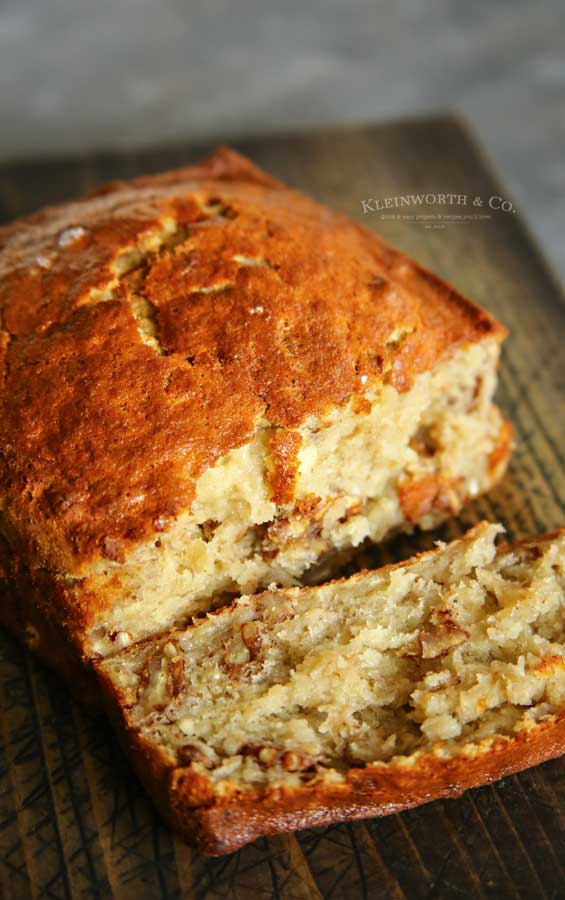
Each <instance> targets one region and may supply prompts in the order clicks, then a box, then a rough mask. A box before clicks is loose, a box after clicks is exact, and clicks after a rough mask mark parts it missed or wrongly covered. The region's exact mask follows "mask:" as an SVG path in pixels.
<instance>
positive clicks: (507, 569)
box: [98, 523, 565, 855]
mask: <svg viewBox="0 0 565 900" xmlns="http://www.w3.org/2000/svg"><path fill="white" fill-rule="evenodd" d="M501 530H502V529H501V527H500V526H496V525H489V524H488V523H481V524H479V525H477V526H476V527H475V528H473V529H472V530H471V531H470V532H469V533H468V534H467V535H466V536H464V537H463V538H461V539H459V540H457V541H454V542H452V543H451V544H449V545H441V546H439V547H438V549H436V550H433V551H431V552H429V553H426V554H421V555H420V556H418V557H415V558H413V559H410V560H408V561H407V562H405V563H401V564H399V565H394V566H387V567H385V568H383V569H379V570H376V571H374V572H366V573H361V574H359V575H355V576H353V577H351V578H349V579H342V580H340V581H335V582H331V583H329V584H325V585H323V586H320V587H314V588H290V589H284V590H278V591H267V592H264V593H263V594H259V595H257V596H255V597H243V598H240V599H239V600H238V601H236V602H235V603H234V604H232V605H231V606H230V607H227V608H224V609H222V610H220V611H219V612H217V613H213V614H210V615H208V616H207V617H206V618H203V619H200V620H197V621H196V622H195V623H194V624H193V625H192V626H191V627H189V628H186V629H183V630H178V631H172V632H169V633H168V634H166V635H164V636H162V637H160V638H159V639H152V640H148V641H145V642H142V643H141V644H139V645H136V646H135V647H131V648H128V649H126V650H124V651H123V652H122V653H120V654H118V655H117V656H115V657H113V658H111V659H107V660H105V661H103V662H100V663H99V665H98V676H99V678H100V681H101V683H102V685H103V688H104V692H105V696H106V700H107V704H108V708H109V709H110V712H111V714H112V717H113V719H114V722H115V723H116V724H117V729H118V733H119V734H120V736H121V739H122V741H123V743H124V745H125V747H126V750H127V752H128V753H129V755H130V756H131V759H132V761H133V764H134V766H135V768H136V771H137V773H138V775H139V776H140V778H141V780H142V781H143V782H144V784H145V785H146V787H147V788H148V790H149V791H150V793H151V794H152V795H153V797H154V798H155V800H156V802H157V804H158V806H159V807H160V809H161V810H162V812H163V814H164V816H165V818H166V819H167V820H168V821H169V822H170V823H171V824H172V826H173V827H174V828H175V829H176V830H177V831H178V832H179V833H180V834H181V835H183V836H184V837H185V838H186V839H188V840H191V841H196V842H197V843H198V845H199V846H200V848H201V849H202V850H203V851H204V852H205V853H207V854H211V855H218V854H222V853H227V852H230V851H233V850H235V849H237V848H238V847H240V846H242V845H243V844H245V843H247V842H248V841H250V840H253V839H254V838H256V837H258V836H260V835H265V834H274V833H278V832H283V831H288V830H294V829H299V828H305V827H311V826H315V825H322V824H326V823H329V822H335V821H341V820H346V819H347V820H348V819H356V818H363V817H369V816H378V815H386V814H389V813H393V812H397V811H399V810H402V809H405V808H408V807H412V806H416V805H418V804H421V803H425V802H427V801H429V800H433V799H436V798H440V797H451V796H458V795H459V794H461V793H462V792H463V791H465V790H466V789H467V788H470V787H475V786H478V785H480V784H486V783H489V782H492V781H494V780H496V779H498V778H501V777H503V776H505V775H507V774H510V773H512V772H516V771H519V770H521V769H524V768H526V767H528V766H531V765H535V764H537V763H539V762H542V761H543V760H547V759H550V758H553V757H556V756H559V755H561V754H562V753H563V752H564V750H565V603H564V596H565V594H564V584H565V579H564V561H565V532H564V531H561V532H559V533H556V534H554V535H549V536H546V537H543V538H538V539H536V540H533V541H527V542H522V543H520V544H516V545H513V546H509V545H503V546H501V547H499V548H498V549H497V548H496V547H495V538H496V535H497V533H498V532H499V531H501Z"/></svg>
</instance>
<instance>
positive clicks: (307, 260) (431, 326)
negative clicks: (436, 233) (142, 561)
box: [0, 149, 504, 574]
mask: <svg viewBox="0 0 565 900" xmlns="http://www.w3.org/2000/svg"><path fill="white" fill-rule="evenodd" d="M171 223H172V225H171ZM159 233H161V238H160V242H161V246H160V247H157V246H155V244H154V243H153V244H152V243H151V236H153V237H155V235H156V234H159ZM132 245H139V246H140V247H141V248H142V251H143V252H141V253H140V254H139V257H138V258H137V261H134V262H133V263H132V262H131V261H130V268H131V269H132V271H129V272H124V271H122V274H119V273H118V274H117V273H116V270H115V268H113V267H115V266H116V265H118V266H122V270H123V266H124V257H123V256H120V254H121V253H122V254H123V251H124V249H125V248H128V247H131V246H132ZM143 248H144V249H143ZM148 248H149V249H148ZM117 260H118V263H116V261H117ZM140 295H141V296H142V297H143V298H144V299H145V304H144V306H143V310H142V312H141V313H140V312H139V309H138V307H137V306H136V298H139V296H140ZM140 317H141V318H142V319H144V321H140ZM0 327H1V329H2V330H1V332H0V356H1V360H0V362H1V365H0V370H1V371H3V372H4V375H3V378H4V385H3V387H2V390H1V395H0V423H1V424H0V445H1V447H2V453H1V455H0V483H1V485H2V493H3V494H4V500H3V517H4V528H5V531H6V533H7V536H8V538H9V540H10V543H11V545H12V546H13V548H14V549H15V550H16V552H17V553H18V555H19V556H20V557H21V558H22V559H24V560H25V561H26V562H27V563H28V565H30V566H32V565H34V564H35V565H42V566H46V567H48V568H50V569H51V570H55V571H57V570H58V571H66V572H69V573H75V574H77V573H79V572H80V571H81V565H82V564H83V563H84V562H86V561H88V560H91V559H93V558H96V557H100V556H102V557H104V556H106V557H108V558H111V559H118V560H119V559H122V558H123V555H124V553H125V552H126V550H127V549H128V547H130V546H131V545H132V544H134V543H135V542H138V541H140V540H142V539H144V538H145V537H147V536H148V535H149V534H151V533H152V532H154V531H156V530H157V531H158V530H162V529H165V528H166V527H167V525H168V523H169V522H170V521H171V519H173V518H174V517H175V516H177V515H178V514H179V512H180V511H182V510H185V509H188V508H189V507H190V503H191V499H192V496H193V492H194V484H195V481H196V479H197V478H198V477H199V475H201V474H202V472H203V471H204V470H205V469H206V468H208V467H209V466H211V465H213V464H214V463H215V462H216V461H217V460H218V459H220V458H221V457H222V456H223V455H224V454H225V453H226V452H227V451H229V450H230V449H231V448H234V447H237V446H240V445H242V444H244V443H246V442H247V441H249V440H250V439H251V437H252V436H253V434H254V431H255V428H256V426H257V422H258V421H259V420H260V419H261V418H267V419H268V420H269V421H270V422H271V423H272V424H273V425H275V426H278V427H279V428H281V429H295V428H296V426H297V425H299V424H300V423H301V422H303V421H304V419H305V418H307V417H308V416H309V415H312V414H316V413H321V412H323V411H324V410H325V409H327V408H328V407H329V406H331V405H335V404H338V405H340V404H343V403H345V402H346V401H347V400H348V398H349V397H351V396H352V395H356V394H360V393H362V392H363V391H364V390H365V387H366V384H371V383H372V382H378V381H380V380H382V379H388V380H390V381H391V382H392V383H393V384H394V386H395V387H396V388H397V389H398V390H407V389H408V388H409V387H410V384H411V382H412V380H413V378H414V377H415V376H416V375H417V374H418V373H419V372H421V371H424V370H426V369H429V368H431V367H432V366H433V365H434V364H435V363H436V362H437V361H438V360H439V359H441V358H443V357H445V356H447V355H449V354H450V353H451V352H452V351H453V349H454V348H455V347H456V346H458V345H460V344H461V343H464V342H470V341H478V340H481V339H482V338H484V337H487V336H494V337H496V338H497V339H500V338H501V337H503V335H504V329H503V328H502V326H500V325H498V323H496V322H495V320H494V319H493V318H492V317H491V316H489V315H488V314H487V313H485V312H483V311H482V310H480V309H478V308H477V307H475V306H473V305H472V304H471V303H470V302H469V301H467V300H465V299H464V298H462V297H461V296H460V295H458V294H457V293H456V292H455V291H454V290H453V288H451V287H449V286H448V285H446V284H444V283H443V282H441V281H440V280H439V279H437V278H436V277H435V276H433V275H431V274H430V273H428V272H426V271H424V270H423V269H422V268H421V267H420V266H418V265H417V264H415V263H413V262H412V261H410V260H408V259H407V258H406V257H404V256H403V255H402V254H400V253H398V252H397V251H395V250H392V249H391V248H389V247H387V246H386V245H384V244H383V243H382V242H381V241H380V240H379V239H378V238H377V237H376V236H375V235H373V234H371V233H370V232H368V231H365V230H363V229H362V228H360V227H359V226H357V225H354V224H352V223H351V222H349V221H348V220H346V219H345V218H344V217H342V216H340V215H337V214H334V213H332V212H330V211H329V210H327V209H325V208H323V207H320V206H318V205H317V204H315V203H314V202H312V201H311V200H309V199H307V198H306V197H303V196H302V195H300V194H298V193H296V192H293V191H290V190H288V189H286V188H284V187H283V186H281V185H280V184H279V183H278V182H276V181H275V180H274V179H271V178H270V177H269V176H267V175H265V174H264V173H262V172H261V171H260V170H258V169H257V168H256V167H255V166H253V165H252V164H251V163H250V162H248V161H247V160H244V159H242V157H240V156H238V155H237V154H235V153H233V152H232V151H229V150H227V149H221V150H219V151H218V152H217V153H216V154H215V155H213V156H212V157H211V158H210V159H209V160H207V161H205V162H204V163H202V164H200V165H198V166H195V167H192V168H188V169H184V170H179V171H178V172H172V173H165V174H163V175H156V176H148V177H145V178H139V179H136V180H135V181H133V182H130V183H120V184H114V185H111V186H110V187H109V188H108V189H106V190H105V191H104V192H100V193H99V194H98V195H96V196H94V197H90V198H87V199H85V200H82V201H78V202H75V203H69V204H65V205H62V206H58V207H50V208H48V209H45V210H43V211H41V212H39V213H37V214H36V215H34V216H30V217H28V218H26V219H22V220H19V221H18V222H16V223H14V224H13V225H11V226H8V227H4V228H2V229H0ZM144 329H145V332H146V335H147V333H149V334H150V339H147V340H145V341H144V339H143V338H142V334H143V333H144ZM362 376H367V378H366V379H365V378H362ZM283 482H284V478H283ZM283 482H281V490H282V494H281V496H286V495H287V493H288V490H287V488H284V489H283ZM285 491H286V493H285Z"/></svg>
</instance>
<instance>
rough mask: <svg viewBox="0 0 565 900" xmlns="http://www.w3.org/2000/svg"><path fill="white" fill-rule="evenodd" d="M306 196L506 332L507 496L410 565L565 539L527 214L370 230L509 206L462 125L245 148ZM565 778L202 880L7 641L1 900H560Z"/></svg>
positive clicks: (553, 310) (123, 172) (55, 693)
mask: <svg viewBox="0 0 565 900" xmlns="http://www.w3.org/2000/svg"><path fill="white" fill-rule="evenodd" d="M238 147H239V148H240V149H241V150H243V151H244V152H246V153H249V154H250V155H251V156H252V157H253V158H254V159H255V160H256V161H257V162H259V163H260V164H262V165H264V166H265V167H266V168H268V169H270V170H271V171H273V172H274V173H276V174H277V175H279V176H281V177H282V178H283V179H286V180H287V181H288V182H290V183H291V184H293V185H295V186H297V187H300V188H304V189H305V190H307V191H309V192H310V193H312V194H314V195H315V196H317V197H318V198H320V199H321V200H323V201H326V202H328V203H330V204H331V205H333V206H334V207H337V208H341V209H342V210H344V211H345V212H346V213H348V214H349V215H351V216H353V217H355V218H357V219H359V220H360V221H363V222H364V224H366V225H368V226H369V227H371V228H375V229H376V230H378V231H380V232H381V233H382V234H383V235H384V236H385V237H386V238H388V239H390V240H391V241H392V242H393V243H396V244H397V245H398V246H400V247H402V248H403V249H405V250H407V251H408V252H409V253H411V254H413V255H414V256H415V257H416V258H417V259H419V260H420V261H421V262H423V263H424V264H426V265H429V266H430V267H432V268H433V269H435V270H436V271H438V272H439V273H440V274H441V275H443V276H444V277H446V278H448V279H449V280H450V281H452V282H453V283H454V284H456V285H457V287H459V288H460V289H462V290H463V291H464V292H466V293H468V294H469V295H470V296H471V297H473V298H474V299H476V300H477V301H478V302H479V303H481V304H483V305H485V306H486V307H488V308H489V309H491V310H492V311H493V312H494V313H495V314H496V315H497V316H499V317H500V318H501V319H502V320H503V321H504V322H506V323H507V324H508V325H509V327H510V329H511V336H510V338H509V340H508V342H507V346H506V348H505V352H504V360H503V365H502V373H501V374H502V384H501V388H500V394H499V396H500V400H501V403H502V405H503V406H504V408H505V410H506V412H507V414H508V415H509V416H510V417H511V418H512V420H513V421H514V423H515V426H516V432H517V439H518V446H517V449H516V452H515V455H514V458H513V460H512V463H511V466H510V471H509V474H508V476H507V478H506V479H505V481H504V483H503V484H501V485H500V487H498V488H497V489H496V490H495V491H493V492H492V494H491V495H490V496H489V497H487V498H484V499H481V500H479V501H478V502H476V503H475V504H474V506H473V507H471V508H470V509H469V510H467V511H466V512H465V514H464V515H463V516H461V518H460V519H459V520H458V521H453V522H450V523H449V524H448V525H446V526H445V527H444V528H443V529H441V530H440V532H439V534H436V535H433V536H430V535H427V536H419V537H416V538H414V539H410V540H408V539H404V540H402V541H400V542H397V543H396V544H395V545H394V546H392V547H391V548H390V549H388V550H387V551H386V552H385V551H382V552H380V553H378V554H375V555H373V556H372V559H371V562H373V563H375V562H378V561H382V560H383V559H385V558H386V557H387V555H388V556H389V557H390V556H393V557H400V556H403V555H404V556H407V555H409V554H410V553H412V552H413V551H414V549H420V548H421V547H424V546H429V545H430V543H431V540H432V537H438V536H441V537H442V538H447V539H448V538H452V537H454V536H455V535H456V534H457V533H458V532H459V531H461V530H462V529H463V527H465V526H467V525H469V524H471V523H472V522H473V521H475V520H476V519H478V518H480V517H483V516H486V517H489V518H497V519H501V520H502V521H503V522H504V523H505V524H506V526H507V528H508V531H509V534H510V536H511V537H521V536H524V535H527V534H534V533H537V532H541V531H545V530H548V529H552V528H555V527H556V526H558V525H560V524H561V523H562V520H563V488H564V482H563V465H562V459H560V452H561V448H562V446H563V443H564V442H563V432H562V427H563V419H564V408H563V352H564V351H563V347H564V336H565V333H564V332H565V329H564V308H563V306H562V302H561V294H560V289H559V286H558V285H557V283H556V282H555V280H554V279H553V277H552V275H551V273H550V272H549V271H548V270H547V268H546V265H545V263H544V261H543V259H542V258H541V256H540V254H539V252H538V250H537V249H536V248H535V247H534V246H533V245H532V242H531V239H530V238H529V236H528V233H527V231H526V230H525V229H524V226H523V224H522V222H521V219H520V215H519V213H517V214H516V213H508V214H503V213H501V212H498V213H495V212H493V211H490V210H488V209H486V210H485V208H484V207H483V208H482V209H478V208H476V207H467V208H461V207H459V208H456V207H453V208H451V209H443V210H440V209H439V208H432V207H429V208H428V209H427V212H428V213H432V214H433V213H438V212H444V213H448V212H452V213H458V214H462V213H475V212H481V213H483V214H484V213H485V212H487V213H488V212H490V213H491V218H490V219H484V220H481V221H474V220H470V221H467V222H466V223H465V222H462V221H459V222H451V223H445V224H444V227H441V226H442V223H441V222H440V221H438V220H435V221H434V220H432V221H431V222H429V223H428V224H429V226H430V227H426V226H425V224H423V223H422V222H421V221H418V220H415V219H414V215H415V214H416V213H417V212H418V211H419V212H420V213H421V212H422V211H423V210H422V209H420V210H418V209H415V208H402V209H398V210H389V211H388V215H390V214H391V213H396V214H399V215H401V216H406V215H409V216H411V217H412V218H411V219H408V220H406V219H402V218H401V219H398V220H394V221H391V220H387V221H382V220H381V214H379V213H367V214H363V210H362V204H361V200H363V199H367V198H370V197H371V198H379V199H380V198H385V197H392V196H396V195H399V194H408V193H414V192H419V193H421V192H426V191H429V192H433V193H448V192H454V193H458V194H467V195H469V197H470V198H474V197H475V196H476V195H479V196H480V197H481V198H484V199H485V200H487V201H488V198H489V197H490V196H493V195H504V191H503V189H502V188H501V187H500V185H499V184H498V183H497V182H496V180H495V179H494V178H493V176H492V174H491V173H490V171H489V169H488V166H487V165H485V162H484V160H483V158H482V156H481V153H480V151H479V150H478V149H477V147H476V146H475V144H474V143H473V141H472V139H471V138H470V137H469V135H468V134H467V133H466V132H465V130H464V129H463V128H462V127H461V126H460V125H459V124H458V123H457V122H456V121H454V120H452V119H434V120H422V121H415V122H399V123H397V124H391V125H382V126H367V127H366V128H360V129H354V130H337V129H336V130H333V131H332V130H325V131H316V132H312V133H306V134H304V133H302V134H295V135H290V136H280V137H275V138H270V139H264V138H263V139H260V140H249V141H245V142H243V143H242V142H238ZM207 149H209V148H208V147H204V146H194V145H190V146H181V147H177V148H175V149H170V148H169V149H157V150H154V151H144V152H143V153H141V154H135V153H129V154H125V155H121V156H111V157H110V156H105V157H90V156H89V157H84V158H81V159H69V160H64V161H59V162H45V163H37V164H35V165H30V164H26V165H21V166H9V167H4V168H0V217H1V218H2V219H4V220H7V219H10V218H12V217H14V216H16V215H20V214H22V213H24V212H27V211H30V210H32V209H35V208H36V207H38V206H40V205H42V204H44V203H47V202H53V201H56V200H60V199H64V198H66V197H69V196H71V195H74V194H78V193H81V192H85V191H88V190H90V189H92V188H93V187H94V186H95V185H97V184H99V183H100V182H102V181H105V180H108V179H112V178H121V177H127V176H130V175H134V174H136V173H139V172H145V171H156V170H159V169H163V168H167V167H172V166H177V165H181V164H185V163H186V162H188V161H191V160H193V159H195V158H196V157H197V156H199V155H200V154H201V153H202V152H204V151H206V150H207ZM564 820H565V765H564V764H563V761H562V760H558V761H554V762H551V763H547V764H545V765H543V766H540V767H539V768H537V769H535V770H532V771H529V772H526V773H524V774H522V775H519V776H516V777H511V778H507V779H506V780H504V781H503V782H501V783H500V784H498V785H496V786H491V787H485V788H483V789H481V790H476V791H472V792H470V793H468V794H467V795H465V796H464V797H463V798H461V799H459V800H456V801H446V802H436V803H432V804H430V805H428V806H426V807H422V808H420V809H417V810H414V811H412V812H408V813H404V814H403V815H397V816H392V817H389V818H387V819H381V820H375V821H368V822H366V823H358V824H354V825H338V826H333V827H329V828H323V829H316V830H313V831H308V832H303V833H299V834H297V835H296V836H294V835H293V836H285V837H279V838H271V839H263V840H260V841H257V842H256V843H255V844H254V845H252V846H249V847H247V848H245V849H243V850H241V851H240V852H239V853H235V854H233V855H232V856H229V857H226V858H223V859H217V860H205V859H203V858H202V857H201V856H200V855H199V854H198V853H196V852H195V851H193V850H191V849H189V848H187V847H185V846H184V845H182V844H181V843H180V842H178V841H177V840H175V839H174V838H173V837H172V836H171V834H170V833H169V832H168V830H167V829H166V828H165V827H164V826H163V825H162V824H161V823H160V821H159V819H158V817H157V815H156V814H155V812H154V810H153V808H152V806H151V804H150V802H149V801H148V800H147V799H146V798H145V796H144V795H143V792H142V790H141V788H140V786H139V784H138V783H137V781H136V780H135V778H134V777H133V775H132V774H131V773H130V771H129V769H128V765H127V763H126V761H125V760H124V759H123V757H122V755H121V753H120V751H119V749H118V747H117V745H116V742H115V740H114V738H113V736H112V734H111V732H110V729H109V727H108V726H107V725H106V723H105V722H104V721H102V720H99V719H93V718H89V717H88V715H86V714H85V713H84V712H83V711H82V710H81V709H80V708H79V707H78V706H76V705H75V704H74V703H72V702H71V700H70V697H69V695H68V693H67V691H66V689H65V687H64V686H63V685H61V684H60V683H59V682H58V681H57V680H56V679H55V677H54V676H52V675H51V674H50V673H48V672H46V671H45V670H44V669H43V668H42V667H41V666H40V665H39V664H37V663H36V662H35V661H34V660H33V659H32V658H31V657H30V656H28V654H27V653H25V652H24V651H23V650H22V649H21V647H19V646H18V645H17V644H16V643H15V642H14V641H13V640H12V639H11V638H10V637H9V636H8V635H6V634H4V633H2V634H1V635H0V895H1V896H2V897H4V898H6V900H8V898H18V900H19V898H27V897H47V898H66V897H73V898H74V897H76V898H95V897H116V898H120V900H129V898H132V900H145V898H164V897H167V898H172V897H183V898H185V897H186V898H194V900H204V898H221V897H224V898H228V897H229V898H237V900H246V898H248V897H249V898H253V900H259V898H261V897H265V898H266V897H277V898H284V900H307V898H321V897H323V898H339V900H346V898H359V897H368V898H381V897H382V898H395V900H396V898H398V900H402V898H428V897H429V898H431V897H434V898H440V897H444V898H456V897H457V898H461V897H473V898H474V897H492V898H504V897H512V898H514V897H536V898H537V897H542V898H543V897H546V898H558V897H564V896H565V887H564V885H565V871H564V869H565V852H564V851H565V839H564V836H565V830H564Z"/></svg>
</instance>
